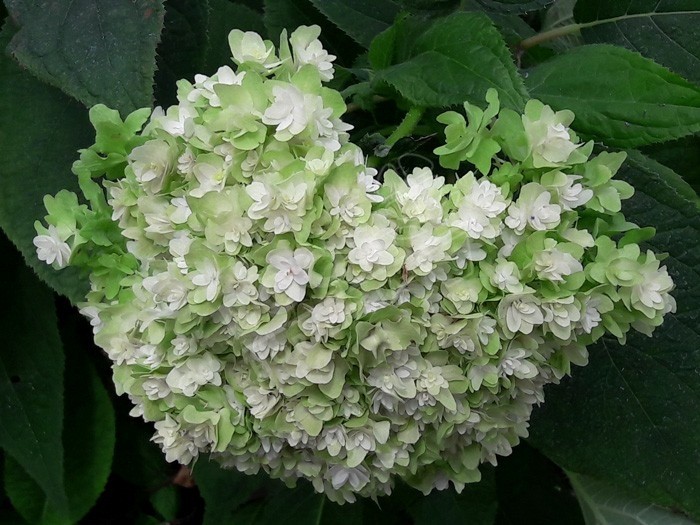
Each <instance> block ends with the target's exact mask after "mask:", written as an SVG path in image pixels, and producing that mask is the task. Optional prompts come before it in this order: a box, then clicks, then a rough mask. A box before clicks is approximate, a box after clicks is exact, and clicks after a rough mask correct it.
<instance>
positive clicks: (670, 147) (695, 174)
mask: <svg viewBox="0 0 700 525" xmlns="http://www.w3.org/2000/svg"><path fill="white" fill-rule="evenodd" d="M642 151H643V153H644V154H645V155H648V156H650V157H651V158H653V159H654V160H655V161H657V162H660V163H661V164H663V165H664V166H668V167H669V168H671V169H672V170H673V171H675V172H676V173H678V175H680V176H681V177H683V179H684V180H685V181H686V182H687V183H688V184H690V185H691V186H692V187H693V189H694V190H695V193H700V136H698V135H693V136H692V137H686V138H683V139H679V140H674V141H673V142H665V143H663V144H652V145H651V146H647V147H646V148H644V149H643V150H642Z"/></svg>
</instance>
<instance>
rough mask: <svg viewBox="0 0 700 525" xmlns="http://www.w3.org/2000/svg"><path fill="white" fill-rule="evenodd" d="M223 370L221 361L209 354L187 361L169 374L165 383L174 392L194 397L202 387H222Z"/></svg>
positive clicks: (190, 358)
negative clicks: (210, 385) (209, 385)
mask: <svg viewBox="0 0 700 525" xmlns="http://www.w3.org/2000/svg"><path fill="white" fill-rule="evenodd" d="M222 369H223V364H222V363H221V361H219V360H218V359H217V358H216V357H214V356H213V355H212V354H210V353H208V352H207V353H204V354H202V355H201V356H193V357H189V358H188V359H186V360H185V361H184V362H183V363H181V364H180V365H178V366H176V367H175V368H173V369H172V370H171V371H170V372H168V375H167V376H166V377H165V381H166V383H167V384H168V386H169V387H170V388H171V389H172V390H173V391H175V392H180V393H182V394H183V395H185V396H187V397H192V396H194V394H195V392H197V390H198V389H199V387H201V386H202V385H206V384H212V385H214V386H221V374H220V372H221V370H222Z"/></svg>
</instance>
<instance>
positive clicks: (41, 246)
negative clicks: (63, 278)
mask: <svg viewBox="0 0 700 525" xmlns="http://www.w3.org/2000/svg"><path fill="white" fill-rule="evenodd" d="M33 243H34V246H35V247H36V256H37V257H38V258H39V260H40V261H44V262H45V263H46V264H55V265H56V266H57V267H58V268H64V267H66V266H67V265H68V261H69V260H70V256H71V248H70V246H69V245H68V243H67V242H66V241H65V239H63V238H62V237H61V235H60V233H59V232H58V230H57V229H56V227H55V226H54V225H53V224H49V227H48V232H47V233H46V234H44V235H37V236H36V237H34V240H33Z"/></svg>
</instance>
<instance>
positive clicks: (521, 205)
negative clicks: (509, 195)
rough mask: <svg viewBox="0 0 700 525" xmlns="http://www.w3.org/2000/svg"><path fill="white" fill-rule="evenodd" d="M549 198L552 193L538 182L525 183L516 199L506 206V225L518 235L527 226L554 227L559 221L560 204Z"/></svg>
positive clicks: (539, 228)
mask: <svg viewBox="0 0 700 525" xmlns="http://www.w3.org/2000/svg"><path fill="white" fill-rule="evenodd" d="M527 190H529V191H527ZM551 198H552V195H551V194H550V193H549V192H548V191H547V190H546V189H544V188H543V187H542V186H540V185H539V184H536V183H528V184H526V185H525V186H523V188H522V189H521V192H520V198H519V199H518V201H517V202H514V203H512V204H511V205H510V206H509V207H508V217H506V219H505V223H506V226H508V227H509V228H511V229H513V230H514V231H515V232H516V233H517V234H518V235H520V234H521V233H523V231H525V228H527V227H528V226H529V227H530V228H532V229H533V230H547V229H551V228H554V227H555V226H557V225H558V224H559V221H560V214H561V206H559V205H558V204H552V203H551Z"/></svg>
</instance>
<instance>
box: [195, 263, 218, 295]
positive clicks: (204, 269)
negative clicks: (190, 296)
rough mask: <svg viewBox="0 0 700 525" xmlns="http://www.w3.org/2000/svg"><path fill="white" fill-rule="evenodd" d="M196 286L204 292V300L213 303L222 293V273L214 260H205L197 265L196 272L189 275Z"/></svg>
mask: <svg viewBox="0 0 700 525" xmlns="http://www.w3.org/2000/svg"><path fill="white" fill-rule="evenodd" d="M188 276H189V278H190V281H191V282H192V284H193V285H194V286H196V287H197V288H200V289H202V290H203V292H204V299H206V300H207V301H213V300H214V299H216V298H217V297H218V296H219V292H220V291H221V272H220V270H219V268H218V266H217V265H216V262H214V261H213V260H212V259H205V260H203V261H201V262H199V263H197V264H196V265H195V271H194V272H192V273H190V274H189V275H188Z"/></svg>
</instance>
